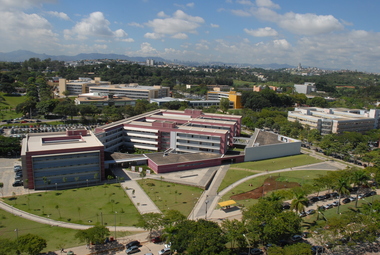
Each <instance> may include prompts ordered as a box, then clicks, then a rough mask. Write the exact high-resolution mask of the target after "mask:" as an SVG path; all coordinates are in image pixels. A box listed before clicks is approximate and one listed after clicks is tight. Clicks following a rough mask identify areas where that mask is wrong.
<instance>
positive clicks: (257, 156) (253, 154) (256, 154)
mask: <svg viewBox="0 0 380 255" xmlns="http://www.w3.org/2000/svg"><path fill="white" fill-rule="evenodd" d="M300 153H301V142H291V143H281V144H272V145H264V146H258V147H250V148H245V157H244V161H254V160H263V159H268V158H278V157H285V156H291V155H298V154H300Z"/></svg>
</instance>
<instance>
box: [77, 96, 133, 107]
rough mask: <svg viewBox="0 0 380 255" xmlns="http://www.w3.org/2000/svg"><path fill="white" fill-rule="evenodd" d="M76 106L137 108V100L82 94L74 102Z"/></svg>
mask: <svg viewBox="0 0 380 255" xmlns="http://www.w3.org/2000/svg"><path fill="white" fill-rule="evenodd" d="M74 102H75V104H76V105H95V106H97V107H104V106H116V107H118V106H126V105H130V106H135V104H136V100H134V99H130V98H129V97H123V96H114V95H108V96H93V95H92V94H81V95H79V96H78V97H77V98H75V100H74Z"/></svg>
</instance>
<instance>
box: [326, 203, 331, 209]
mask: <svg viewBox="0 0 380 255" xmlns="http://www.w3.org/2000/svg"><path fill="white" fill-rule="evenodd" d="M331 208H333V205H332V204H327V205H325V209H331Z"/></svg>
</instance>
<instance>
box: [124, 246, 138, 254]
mask: <svg viewBox="0 0 380 255" xmlns="http://www.w3.org/2000/svg"><path fill="white" fill-rule="evenodd" d="M139 251H140V248H139V247H138V246H131V247H129V248H128V249H126V250H125V253H127V254H133V253H136V252H139Z"/></svg>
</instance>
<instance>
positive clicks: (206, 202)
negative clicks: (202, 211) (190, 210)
mask: <svg viewBox="0 0 380 255" xmlns="http://www.w3.org/2000/svg"><path fill="white" fill-rule="evenodd" d="M205 204H206V215H205V220H207V204H208V200H206V201H205Z"/></svg>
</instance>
